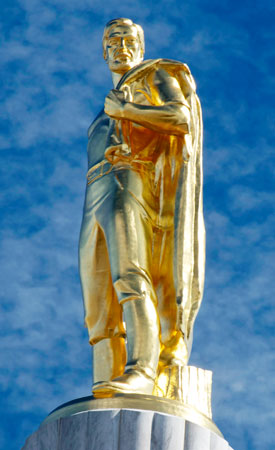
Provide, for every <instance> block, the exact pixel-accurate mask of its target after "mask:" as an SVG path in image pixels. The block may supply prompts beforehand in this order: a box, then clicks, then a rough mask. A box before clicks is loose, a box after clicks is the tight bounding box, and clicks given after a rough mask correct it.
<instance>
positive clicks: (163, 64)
mask: <svg viewBox="0 0 275 450" xmlns="http://www.w3.org/2000/svg"><path fill="white" fill-rule="evenodd" d="M160 70H164V71H166V72H168V73H169V75H172V76H174V77H176V78H177V79H178V81H179V82H180V85H181V86H183V87H184V86H185V88H184V90H186V88H187V87H188V89H190V90H191V91H196V83H195V81H194V78H193V77H192V75H191V71H190V69H189V67H188V65H187V64H185V63H183V62H180V61H175V60H173V59H162V58H159V59H148V60H145V61H143V62H142V63H141V64H139V65H138V66H136V67H134V68H133V69H131V70H129V72H127V73H126V74H125V75H124V76H123V77H122V79H121V80H120V82H119V84H118V86H117V89H120V88H121V87H122V86H123V85H125V84H130V83H131V82H133V81H136V80H138V79H140V78H144V77H146V76H148V75H149V74H150V73H152V72H157V71H160Z"/></svg>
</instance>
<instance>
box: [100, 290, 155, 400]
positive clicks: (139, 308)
mask: <svg viewBox="0 0 275 450" xmlns="http://www.w3.org/2000/svg"><path fill="white" fill-rule="evenodd" d="M123 318H124V319H125V322H126V332H127V363H126V366H125V371H124V374H123V375H122V376H119V377H114V378H113V379H112V381H110V382H106V383H104V382H103V383H97V385H96V386H94V390H93V392H94V394H95V395H99V396H104V395H106V394H107V395H108V394H109V393H112V392H113V393H139V394H152V392H153V389H154V384H155V378H156V375H157V365H158V360H159V350H160V344H159V325H158V317H157V312H156V308H155V305H154V303H153V302H152V301H151V299H150V298H146V299H140V298H138V299H131V300H128V301H126V302H125V303H124V304H123Z"/></svg>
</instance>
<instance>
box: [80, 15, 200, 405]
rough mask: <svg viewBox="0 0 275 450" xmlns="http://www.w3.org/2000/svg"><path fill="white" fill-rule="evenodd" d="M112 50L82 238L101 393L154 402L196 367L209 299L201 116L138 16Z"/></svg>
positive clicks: (93, 140) (121, 24)
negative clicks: (161, 388)
mask: <svg viewBox="0 0 275 450" xmlns="http://www.w3.org/2000/svg"><path fill="white" fill-rule="evenodd" d="M103 50H104V58H105V60H106V62H107V64H108V66H109V69H110V70H111V72H112V79H113V83H114V87H115V89H112V90H111V91H110V93H109V94H108V95H107V97H106V101H105V106H104V110H102V111H101V112H100V114H99V115H98V116H97V118H96V119H95V120H94V122H93V123H92V125H91V126H90V128H89V133H88V135H89V143H88V165H89V170H88V174H87V190H86V199H85V205H84V214H83V222H82V228H81V235H80V276H81V284H82V291H83V297H84V305H85V323H86V326H87V328H88V331H89V341H90V344H91V345H93V371H94V374H93V375H94V376H93V393H94V395H98V396H103V397H104V396H108V395H112V394H114V393H139V394H152V393H153V392H154V393H155V392H156V386H155V382H156V378H157V377H159V378H161V377H160V375H161V374H162V373H164V371H165V369H166V368H167V367H169V368H170V369H171V368H173V367H178V366H179V367H181V368H183V367H184V366H186V364H187V361H188V357H189V354H190V351H191V346H192V330H193V325H194V320H195V318H196V315H197V313H198V310H199V307H200V304H201V299H202V292H203V283H204V259H205V231H204V221H203V213H202V154H201V147H202V120H201V108H200V103H199V100H198V97H197V95H196V92H195V89H196V87H195V82H194V80H193V77H192V75H191V73H190V70H189V68H188V67H187V66H186V65H185V64H183V63H180V62H177V61H172V60H166V59H157V60H147V61H143V56H144V37H143V30H142V28H141V27H140V26H139V25H136V24H134V23H133V22H132V21H131V20H129V19H123V18H121V19H115V20H112V21H110V22H108V23H107V25H106V27H105V30H104V35H103ZM126 347H127V351H126ZM156 395H157V394H156Z"/></svg>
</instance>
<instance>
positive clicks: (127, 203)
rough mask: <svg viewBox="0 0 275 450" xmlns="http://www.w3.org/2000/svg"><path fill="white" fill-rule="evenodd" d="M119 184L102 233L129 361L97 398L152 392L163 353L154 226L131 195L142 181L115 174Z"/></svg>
mask: <svg viewBox="0 0 275 450" xmlns="http://www.w3.org/2000/svg"><path fill="white" fill-rule="evenodd" d="M117 181H118V183H117V191H116V195H115V203H114V211H113V216H112V219H111V220H108V222H107V221H106V223H105V225H104V230H105V233H106V240H107V245H108V249H109V257H110V265H111V274H112V281H113V286H114V289H115V292H116V295H117V298H118V301H119V303H120V305H121V307H122V310H123V320H124V322H125V324H126V335H127V363H126V367H125V372H124V374H123V375H122V376H120V377H115V378H113V380H112V381H111V382H109V383H101V385H100V386H99V385H98V386H97V388H96V389H94V394H95V395H103V396H104V395H108V393H110V392H122V393H123V392H124V393H127V392H131V393H143V394H152V391H153V387H154V380H155V378H156V371H157V365H158V359H159V349H160V338H159V333H160V331H159V330H160V327H159V319H158V315H157V311H156V304H157V297H156V293H155V290H154V287H153V283H152V278H151V261H152V258H151V243H152V224H151V221H150V218H149V217H148V216H147V214H146V212H145V211H144V208H143V206H142V205H141V204H140V203H139V202H138V201H137V195H133V190H134V189H136V188H138V186H139V185H138V183H139V181H140V180H139V179H138V177H137V176H136V174H134V173H131V172H130V171H129V170H128V171H124V172H123V173H121V174H117ZM129 183H130V185H131V191H130V190H128V189H127V186H129Z"/></svg>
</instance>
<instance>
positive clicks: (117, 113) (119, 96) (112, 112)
mask: <svg viewBox="0 0 275 450" xmlns="http://www.w3.org/2000/svg"><path fill="white" fill-rule="evenodd" d="M124 104H125V94H124V92H123V91H119V90H117V89H112V90H111V91H110V92H109V94H108V95H107V97H106V99H105V105H104V111H105V113H106V114H108V116H110V117H114V118H115V119H122V117H123V107H124Z"/></svg>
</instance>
